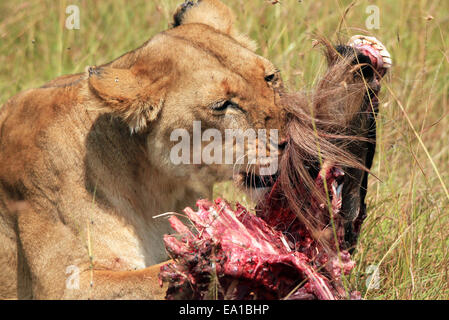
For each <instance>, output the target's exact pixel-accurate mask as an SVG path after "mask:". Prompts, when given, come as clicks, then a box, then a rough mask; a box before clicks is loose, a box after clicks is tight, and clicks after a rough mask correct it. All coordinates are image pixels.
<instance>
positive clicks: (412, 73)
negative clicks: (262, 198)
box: [0, 0, 449, 299]
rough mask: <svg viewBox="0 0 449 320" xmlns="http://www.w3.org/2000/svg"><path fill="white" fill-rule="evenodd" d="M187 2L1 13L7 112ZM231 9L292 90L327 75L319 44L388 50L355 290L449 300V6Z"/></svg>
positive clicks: (18, 8)
mask: <svg viewBox="0 0 449 320" xmlns="http://www.w3.org/2000/svg"><path fill="white" fill-rule="evenodd" d="M179 2H180V0H153V1H147V0H139V1H125V0H114V1H112V0H109V1H105V0H104V1H95V2H92V1H76V0H73V1H56V0H53V1H46V0H36V1H12V0H4V1H1V2H0V104H3V103H4V102H5V101H6V100H7V99H8V98H9V97H11V96H12V95H14V94H15V93H17V92H19V91H22V90H25V89H28V88H32V87H37V86H40V85H42V84H44V83H45V82H46V81H48V80H50V79H52V78H54V77H56V76H58V75H61V74H69V73H76V72H82V71H84V69H85V67H86V66H88V65H96V64H101V63H104V62H107V61H109V60H112V59H113V58H115V57H117V56H119V55H121V54H122V53H124V52H126V51H128V50H131V49H134V48H136V47H138V46H140V45H141V44H142V43H143V42H144V41H146V40H147V39H148V38H150V37H151V36H152V35H154V34H156V33H157V32H159V31H162V30H164V29H165V28H166V27H167V26H168V24H169V20H170V19H171V15H172V12H173V10H174V8H175V7H176V5H177V4H178V3H179ZM225 2H226V3H227V4H229V5H230V6H231V7H233V8H234V10H235V12H236V13H237V16H238V24H239V26H240V29H241V30H242V31H243V32H246V33H248V34H249V35H250V36H251V37H252V38H253V39H255V40H256V41H257V42H258V43H259V45H260V48H259V50H258V51H259V53H260V54H261V55H263V56H265V57H267V58H269V59H270V60H271V61H273V62H274V63H275V64H276V65H277V66H278V67H279V68H280V69H281V70H282V72H283V77H284V80H285V81H286V83H287V84H288V85H289V87H290V88H291V89H308V88H310V87H311V86H313V84H314V83H315V82H316V80H317V78H318V77H319V75H320V74H322V73H323V72H324V70H325V63H324V59H323V57H322V56H321V54H320V53H319V52H318V51H317V50H313V49H312V40H313V38H314V34H317V33H318V34H322V35H325V36H326V37H328V38H330V39H332V40H334V41H337V40H338V38H341V39H343V40H344V39H347V37H348V35H353V34H359V33H368V34H372V35H374V36H376V37H378V38H379V39H381V40H382V42H383V43H384V44H385V45H386V46H387V48H388V49H389V50H390V53H391V54H392V57H393V60H394V68H393V69H392V72H391V74H390V76H389V77H388V79H387V81H386V83H385V86H384V89H383V92H382V103H381V106H380V116H379V119H378V120H379V121H378V128H379V130H378V149H377V150H378V152H377V155H376V160H375V163H374V166H373V173H374V174H375V175H376V176H377V177H379V178H380V180H381V181H377V180H375V179H374V178H371V179H370V184H369V194H368V199H367V202H368V213H369V217H368V219H367V221H366V223H365V224H364V227H363V234H362V236H361V239H360V243H359V246H358V252H357V254H356V260H357V268H356V270H355V272H354V273H353V275H352V276H351V278H350V282H351V284H352V286H354V287H355V288H357V289H358V290H360V291H361V292H362V295H363V296H364V297H366V298H369V299H448V298H449V275H448V267H449V257H448V254H449V252H448V251H449V250H448V248H449V199H448V196H447V194H445V191H444V187H443V185H444V184H446V188H447V187H449V170H448V163H449V130H448V129H447V128H448V127H449V117H448V113H449V108H448V98H449V94H448V92H449V49H448V41H449V40H447V39H448V35H449V14H448V12H449V2H448V1H446V0H439V1H438V0H435V1H425V0H417V1H408V0H396V1H387V0H384V1H380V0H378V1H375V0H373V1H363V0H360V1H357V3H355V4H354V5H353V6H350V4H351V1H342V0H327V1H308V0H303V1H302V2H299V1H297V0H281V3H280V4H277V5H271V4H270V2H269V1H263V0H252V1H247V0H228V1H225ZM70 4H77V5H79V7H80V9H81V29H80V30H67V29H66V28H64V24H65V19H66V17H67V15H66V14H65V8H66V6H67V5H70ZM373 4H374V5H377V6H378V7H379V8H380V22H381V24H380V29H378V30H370V31H364V29H365V19H366V18H367V16H368V15H367V14H366V13H365V10H366V6H367V5H373ZM346 8H350V9H349V10H348V11H347V12H346V15H345V19H344V20H342V17H343V15H344V12H345V10H346ZM426 17H428V18H427V19H426ZM431 17H433V18H431ZM339 26H341V28H340V29H339ZM401 106H402V107H403V110H402V109H401ZM406 115H407V117H409V119H410V122H409V121H408V120H407V118H406ZM411 125H412V126H413V127H414V130H415V131H414V130H413V129H412V126H411ZM418 137H419V138H420V139H421V140H422V143H421V142H420V141H419V140H420V139H418ZM423 146H425V148H424V147H423ZM426 150H428V154H427V153H426ZM429 156H430V157H429ZM431 160H432V161H431ZM432 162H433V163H434V165H433V164H432ZM216 195H217V196H218V195H223V196H225V197H227V198H229V199H231V200H240V201H243V202H244V203H246V202H247V201H246V199H245V197H244V195H242V194H241V193H240V192H238V191H236V190H235V189H233V187H232V185H231V184H229V183H227V184H221V185H219V186H217V188H216ZM370 265H379V266H380V267H379V270H380V278H381V282H380V287H379V289H371V290H369V291H367V290H366V283H365V282H366V279H367V274H366V270H367V268H368V267H369V266H370Z"/></svg>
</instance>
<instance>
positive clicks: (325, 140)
mask: <svg viewBox="0 0 449 320" xmlns="http://www.w3.org/2000/svg"><path fill="white" fill-rule="evenodd" d="M320 42H321V44H322V45H323V47H324V53H325V55H326V58H327V62H328V70H327V72H326V73H325V74H324V76H323V77H322V78H321V80H320V81H319V83H318V84H317V86H316V87H315V89H314V90H313V92H312V93H311V94H306V93H301V92H299V93H293V94H284V95H283V102H284V105H286V106H287V108H288V113H289V123H288V139H289V141H288V144H287V147H286V150H285V153H284V155H283V157H282V159H281V162H280V166H279V167H280V175H279V178H278V181H277V184H278V186H279V188H280V190H282V192H281V193H282V195H283V197H284V201H286V202H287V206H288V207H289V208H290V209H291V210H292V211H293V212H294V213H295V214H296V215H297V216H298V218H299V219H300V221H301V223H303V224H304V225H305V226H306V227H307V228H308V229H309V230H310V231H311V234H312V235H316V237H315V238H316V239H317V238H319V234H320V232H319V231H321V230H323V229H324V228H325V225H324V224H325V222H323V221H322V219H319V218H317V217H315V216H314V215H312V214H311V213H310V210H308V209H309V206H310V200H311V199H317V200H318V201H319V202H320V203H324V204H326V203H327V197H326V194H323V192H322V191H321V190H318V188H317V186H316V184H315V178H316V177H317V175H318V173H319V171H320V169H321V168H322V166H323V165H324V164H326V165H331V166H338V167H340V168H342V169H343V170H344V171H345V172H346V171H347V169H348V168H351V169H355V170H358V171H359V172H361V173H362V174H367V173H368V172H369V167H370V166H371V163H368V164H367V162H366V161H365V158H364V157H363V156H362V155H361V154H357V153H358V152H357V151H356V152H354V151H353V149H354V148H352V149H351V145H353V144H354V143H355V144H357V143H360V142H365V143H366V142H368V143H370V144H374V145H375V141H373V137H372V135H369V134H368V131H369V129H370V128H371V127H372V124H367V123H366V122H367V121H368V120H367V119H372V117H371V118H369V117H367V116H368V115H369V114H372V112H374V111H373V106H372V104H371V106H370V101H371V99H369V97H370V96H371V95H372V94H373V93H377V91H375V90H373V89H372V88H371V85H372V84H371V83H370V82H371V81H372V79H373V68H371V65H370V60H369V58H367V57H365V56H363V55H361V54H359V53H358V52H356V51H355V50H354V49H353V48H352V47H347V46H337V47H334V46H332V45H331V44H330V43H329V42H328V41H326V40H320ZM367 104H368V105H367ZM376 112H377V106H376ZM374 121H375V120H374ZM374 127H375V122H374ZM374 138H375V133H374ZM359 149H361V148H359ZM362 151H363V150H362ZM371 160H372V159H371ZM365 188H366V186H365ZM357 192H359V191H357ZM365 193H366V191H365ZM362 200H363V201H362V202H363V203H364V195H363V199H362ZM316 231H318V233H317V232H316ZM317 240H319V239H317Z"/></svg>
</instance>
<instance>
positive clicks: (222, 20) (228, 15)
mask: <svg viewBox="0 0 449 320" xmlns="http://www.w3.org/2000/svg"><path fill="white" fill-rule="evenodd" d="M234 21H235V15H234V12H232V10H231V9H230V8H229V7H228V6H226V5H225V4H224V3H222V2H221V1H219V0H198V1H197V2H195V1H191V0H187V1H185V2H184V3H183V4H182V5H180V6H179V8H178V10H177V11H176V12H175V14H174V23H173V26H174V27H177V26H180V25H184V24H189V23H202V24H206V25H208V26H210V27H212V28H215V29H217V30H218V31H220V32H223V33H225V34H227V35H229V36H231V37H233V38H234V39H235V40H236V41H238V42H239V43H240V44H241V45H243V46H244V47H246V48H248V49H250V50H252V51H255V50H256V49H257V45H256V43H255V42H254V41H253V40H251V39H250V38H248V37H247V36H246V35H243V34H241V33H239V32H238V31H237V30H236V29H235V28H234Z"/></svg>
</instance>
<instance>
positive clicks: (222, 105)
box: [211, 100, 237, 111]
mask: <svg viewBox="0 0 449 320" xmlns="http://www.w3.org/2000/svg"><path fill="white" fill-rule="evenodd" d="M236 106H237V104H235V103H234V102H232V101H229V100H226V101H220V102H217V103H215V104H213V105H212V106H211V109H212V110H214V111H225V110H226V109H227V108H230V107H236Z"/></svg>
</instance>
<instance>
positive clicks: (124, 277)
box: [62, 262, 167, 300]
mask: <svg viewBox="0 0 449 320" xmlns="http://www.w3.org/2000/svg"><path fill="white" fill-rule="evenodd" d="M165 263H166V262H164V263H161V264H158V265H154V266H151V267H148V268H146V269H142V270H136V271H108V270H93V271H90V270H86V271H84V272H82V273H81V274H80V283H79V289H66V290H65V291H64V295H63V297H62V298H63V299H152V300H162V299H164V297H165V292H166V290H167V286H166V285H164V287H162V288H161V287H160V286H159V280H158V275H159V270H160V267H161V266H162V265H163V264H165Z"/></svg>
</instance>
